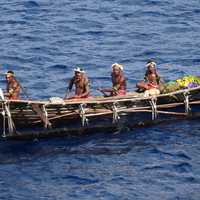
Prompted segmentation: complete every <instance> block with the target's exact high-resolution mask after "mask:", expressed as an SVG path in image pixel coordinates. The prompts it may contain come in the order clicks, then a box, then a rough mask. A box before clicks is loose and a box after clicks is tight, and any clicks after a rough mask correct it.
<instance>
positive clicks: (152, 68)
mask: <svg viewBox="0 0 200 200" xmlns="http://www.w3.org/2000/svg"><path fill="white" fill-rule="evenodd" d="M146 67H147V69H148V70H149V71H150V72H155V71H156V62H155V60H153V59H150V60H148V62H147V64H146Z"/></svg>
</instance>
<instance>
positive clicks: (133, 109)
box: [0, 87, 200, 140]
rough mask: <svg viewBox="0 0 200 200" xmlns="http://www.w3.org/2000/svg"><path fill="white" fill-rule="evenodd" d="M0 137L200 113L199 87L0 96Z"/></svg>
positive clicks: (22, 137) (108, 126)
mask: <svg viewBox="0 0 200 200" xmlns="http://www.w3.org/2000/svg"><path fill="white" fill-rule="evenodd" d="M0 112H1V115H0V133H1V136H2V138H4V139H15V140H16V139H17V140H26V139H35V138H46V137H58V136H65V135H68V134H86V133H89V132H97V131H102V130H103V131H104V130H105V131H110V130H111V131H113V130H117V129H118V128H120V127H137V126H143V125H145V124H151V123H154V122H161V121H165V120H169V119H172V120H175V119H177V118H178V119H179V118H186V117H187V118H189V117H199V116H200V87H196V88H192V89H184V90H179V91H176V92H172V93H168V94H161V95H157V96H151V97H144V96H143V94H141V93H136V92H133V93H128V94H127V95H126V96H115V97H90V98H87V99H81V100H62V99H60V98H50V99H49V100H48V101H36V100H6V99H4V98H1V100H0Z"/></svg>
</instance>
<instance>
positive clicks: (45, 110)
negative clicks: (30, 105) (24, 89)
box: [42, 105, 51, 128]
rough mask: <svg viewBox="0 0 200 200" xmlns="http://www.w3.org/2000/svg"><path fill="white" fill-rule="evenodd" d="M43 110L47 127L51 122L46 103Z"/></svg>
mask: <svg viewBox="0 0 200 200" xmlns="http://www.w3.org/2000/svg"><path fill="white" fill-rule="evenodd" d="M42 110H43V113H44V116H45V122H44V126H45V128H48V127H51V123H50V122H49V119H48V112H47V109H46V106H45V105H42Z"/></svg>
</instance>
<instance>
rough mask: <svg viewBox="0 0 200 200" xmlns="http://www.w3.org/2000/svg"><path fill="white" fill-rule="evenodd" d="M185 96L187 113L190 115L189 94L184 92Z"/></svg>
mask: <svg viewBox="0 0 200 200" xmlns="http://www.w3.org/2000/svg"><path fill="white" fill-rule="evenodd" d="M183 95H184V104H185V113H187V114H189V113H190V111H191V108H190V102H189V92H184V93H183Z"/></svg>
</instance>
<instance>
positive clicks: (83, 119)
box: [79, 104, 88, 126]
mask: <svg viewBox="0 0 200 200" xmlns="http://www.w3.org/2000/svg"><path fill="white" fill-rule="evenodd" d="M85 107H86V104H80V106H79V109H80V117H81V123H82V126H85V125H88V119H87V117H86V116H85Z"/></svg>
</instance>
